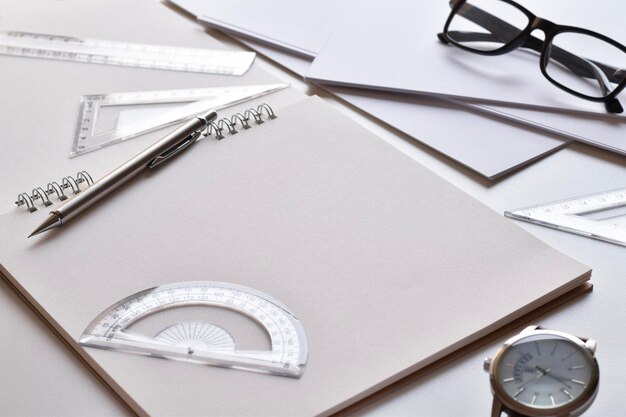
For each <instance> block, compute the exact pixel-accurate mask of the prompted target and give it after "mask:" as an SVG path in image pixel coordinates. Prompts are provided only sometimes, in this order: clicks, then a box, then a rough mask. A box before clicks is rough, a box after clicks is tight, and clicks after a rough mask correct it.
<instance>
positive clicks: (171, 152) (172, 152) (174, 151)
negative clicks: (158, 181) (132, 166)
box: [148, 130, 202, 168]
mask: <svg viewBox="0 0 626 417" xmlns="http://www.w3.org/2000/svg"><path fill="white" fill-rule="evenodd" d="M201 135H202V131H201V130H197V131H195V132H193V133H192V134H191V135H189V136H187V137H186V138H185V140H183V141H182V142H180V143H178V144H176V145H174V146H173V147H171V148H170V149H168V150H167V151H165V152H163V153H162V154H161V155H159V156H157V157H156V158H154V159H153V160H152V161H150V162H149V163H148V168H154V167H156V166H158V165H161V164H162V163H163V162H165V161H167V160H169V159H170V158H172V157H173V156H176V155H178V154H179V153H180V152H182V151H184V150H185V149H187V148H188V147H190V146H191V145H193V144H194V143H196V140H197V139H198V138H199V137H200V136H201Z"/></svg>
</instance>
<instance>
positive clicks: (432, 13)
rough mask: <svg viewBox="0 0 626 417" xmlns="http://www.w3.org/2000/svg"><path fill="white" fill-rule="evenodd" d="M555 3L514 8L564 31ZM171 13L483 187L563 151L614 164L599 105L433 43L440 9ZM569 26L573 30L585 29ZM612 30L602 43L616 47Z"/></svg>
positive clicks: (444, 6) (610, 130) (617, 123)
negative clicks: (229, 40) (585, 150)
mask: <svg viewBox="0 0 626 417" xmlns="http://www.w3.org/2000/svg"><path fill="white" fill-rule="evenodd" d="M563 1H564V0H558V1H555V2H550V5H549V6H547V5H542V3H540V2H537V1H527V2H524V5H526V6H527V7H529V8H530V9H531V10H533V11H535V12H536V13H537V14H538V15H541V16H554V18H555V20H556V18H557V17H559V16H562V17H563V18H562V20H557V21H558V22H561V21H562V22H564V23H572V17H573V16H574V15H573V13H570V12H568V14H563V13H562V10H563V9H572V8H571V7H567V8H564V7H562V6H563ZM603 1H606V0H603ZM174 2H175V3H176V4H178V5H179V6H181V7H182V8H184V9H185V10H187V11H188V12H190V13H192V14H194V15H196V16H198V18H199V19H200V20H201V21H204V22H206V23H208V24H209V25H211V26H213V27H217V28H220V29H222V30H223V29H227V30H228V32H229V33H231V34H233V33H234V34H238V35H239V36H240V37H241V38H240V40H241V41H242V42H244V43H246V44H247V45H248V46H250V47H251V48H253V49H255V50H256V51H257V52H259V53H262V54H264V55H266V56H268V57H270V58H271V59H273V60H275V61H277V62H278V63H280V64H282V65H284V66H286V67H287V68H289V69H291V70H293V71H294V72H296V73H298V74H300V75H302V76H306V77H307V78H308V79H309V80H314V81H315V82H318V83H322V86H323V87H324V88H325V89H327V90H328V91H330V92H332V93H334V94H336V95H338V96H340V97H341V98H342V99H344V100H346V101H348V102H349V103H351V104H353V105H355V106H356V107H358V108H360V109H362V110H364V111H366V112H368V113H370V114H372V115H374V116H375V117H377V118H379V119H381V120H382V121H384V122H385V123H387V124H389V125H391V126H393V127H395V128H397V129H399V130H401V131H403V132H404V133H406V134H408V135H410V136H412V137H414V138H416V139H417V140H419V141H420V142H422V143H424V144H426V145H428V146H430V147H432V148H434V149H436V150H438V151H440V152H442V153H444V154H446V155H447V156H449V157H451V158H453V159H455V160H456V161H458V162H460V163H461V164H463V165H465V166H468V167H469V168H471V169H473V170H475V171H477V172H479V173H481V174H482V175H484V176H486V177H488V178H492V179H493V178H496V177H498V176H500V175H503V174H505V173H508V172H510V171H512V170H514V169H515V168H518V167H520V166H522V165H524V164H526V163H528V162H530V161H533V160H535V159H537V158H539V157H541V156H543V155H545V154H547V153H549V152H551V151H554V150H556V149H559V148H560V147H562V146H564V145H566V143H567V141H569V140H577V141H581V142H585V143H588V144H591V145H594V146H598V147H600V148H604V149H608V150H610V151H613V152H618V153H621V154H626V144H625V143H624V141H623V139H622V136H623V133H624V129H626V128H625V127H624V124H625V123H626V118H624V117H619V116H609V115H606V114H605V110H604V106H602V105H601V104H598V103H590V102H586V101H584V100H582V99H578V98H576V97H574V96H571V95H569V94H567V93H565V92H563V91H561V90H559V89H558V88H556V87H554V86H552V85H551V84H550V83H549V82H548V81H547V80H545V79H544V78H543V76H542V75H541V73H540V71H539V63H538V58H537V57H535V56H532V55H530V54H528V53H524V52H522V51H517V52H515V53H514V54H510V55H508V56H500V57H483V56H478V55H474V54H471V53H467V52H464V51H461V50H459V49H457V48H453V47H449V46H446V45H443V44H441V43H440V42H439V41H438V40H437V37H436V34H437V32H439V31H441V30H442V29H443V24H444V22H445V19H446V17H447V14H448V13H449V10H450V9H449V6H448V2H447V1H443V0H441V1H431V2H417V3H414V2H413V3H410V4H409V3H407V2H401V1H397V2H392V3H391V4H389V3H385V4H384V5H375V4H370V3H371V2H366V3H363V2H358V3H354V2H351V1H347V0H344V1H340V2H333V3H332V5H326V6H327V7H326V6H324V5H323V4H322V5H316V6H315V7H308V8H303V7H302V6H301V5H299V7H295V6H293V5H292V3H290V2H285V1H281V0H267V1H264V2H251V1H238V2H228V3H218V4H213V3H211V4H210V7H209V4H208V3H206V2H204V1H202V0H175V1H174ZM526 3H528V4H526ZM318 6H319V7H318ZM611 7H613V6H611ZM242 10H246V13H242ZM598 10H607V9H606V8H597V7H594V10H593V11H592V12H593V13H595V14H596V15H597V14H599V13H600V12H598ZM249 11H253V12H254V13H248V12H249ZM339 13H342V16H341V18H339V17H338V14H339ZM252 14H254V16H255V18H252V17H251V15H252ZM597 17H598V18H599V19H600V16H597ZM603 18H604V19H607V18H608V16H604V17H603ZM578 19H580V18H578ZM599 19H598V20H599ZM598 20H597V21H598ZM573 23H574V24H581V25H583V26H584V23H585V22H578V21H573ZM618 26H619V25H618ZM621 31H623V29H616V30H614V31H613V33H608V35H609V36H613V37H615V38H617V39H620V33H619V32H621ZM621 37H624V36H623V35H621ZM281 39H282V41H281ZM321 39H325V42H321V41H320V40H321ZM322 43H323V46H320V45H321V44H322ZM303 50H306V52H303ZM313 56H314V57H315V60H314V61H313V60H312V57H313ZM465 60H467V62H466V61H465ZM520 60H521V61H524V64H525V65H520V64H519V62H518V61H520ZM476 72H478V73H480V74H482V75H481V77H479V78H481V80H478V81H477V80H474V78H473V77H475V76H476V74H475V73H476ZM338 85H344V86H351V87H355V86H358V87H365V88H368V89H372V90H370V91H367V92H366V91H364V90H363V89H362V88H360V89H355V88H337V86H338ZM375 90H378V91H375ZM381 90H383V91H385V90H386V91H385V93H382V92H381ZM400 92H402V93H403V94H399V93H400ZM424 94H426V95H430V96H432V95H437V96H441V95H448V96H450V95H452V96H455V97H466V98H467V97H473V99H472V100H474V99H476V98H478V99H480V100H483V101H485V100H487V101H489V106H486V105H484V104H482V105H478V104H476V105H471V104H468V103H469V102H466V101H461V100H450V99H449V100H446V101H442V100H441V99H437V98H425V97H424ZM502 100H504V101H502ZM516 102H517V103H516ZM518 103H527V104H524V105H523V106H520V105H519V104H518ZM528 103H530V105H529V104H528ZM565 108H567V109H565ZM468 110H469V111H470V112H469V113H466V112H467V111H468ZM464 113H465V114H464ZM505 120H507V122H505ZM590 121H593V123H590ZM546 132H548V133H546Z"/></svg>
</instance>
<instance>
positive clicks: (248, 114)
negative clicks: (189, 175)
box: [15, 103, 277, 213]
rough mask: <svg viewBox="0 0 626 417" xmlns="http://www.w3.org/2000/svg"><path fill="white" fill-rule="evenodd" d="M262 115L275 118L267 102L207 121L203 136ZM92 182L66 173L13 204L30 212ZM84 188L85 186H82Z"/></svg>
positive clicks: (218, 134) (244, 125) (259, 121)
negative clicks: (54, 196)
mask: <svg viewBox="0 0 626 417" xmlns="http://www.w3.org/2000/svg"><path fill="white" fill-rule="evenodd" d="M264 117H265V118H266V119H268V120H272V119H276V117H277V116H276V114H275V113H274V110H272V108H271V107H270V106H269V105H268V104H265V103H263V104H261V105H259V106H258V107H257V108H251V109H248V110H246V111H245V112H244V113H243V114H242V113H235V114H233V115H232V116H231V117H230V118H227V117H224V118H222V119H219V120H217V121H214V122H211V123H209V125H208V126H207V127H206V128H205V130H204V132H203V134H202V135H203V136H204V137H207V136H211V135H213V136H214V137H215V139H217V140H221V139H224V138H225V136H224V131H227V132H228V134H229V135H235V134H237V133H238V131H237V126H240V127H241V128H242V129H244V130H246V129H250V128H251V127H252V126H250V122H251V121H253V122H254V123H255V124H257V125H260V124H262V123H264V122H265V120H263V119H264ZM93 183H94V181H93V179H92V178H91V175H89V173H88V172H87V171H80V172H78V173H77V174H76V178H74V177H72V176H71V175H68V176H67V177H64V178H63V179H62V180H61V185H59V183H58V182H56V181H52V182H49V183H48V185H47V186H46V188H45V189H44V188H42V187H35V188H33V190H32V191H31V193H30V194H28V193H21V194H19V195H18V196H17V201H16V202H15V204H16V205H17V206H18V207H19V206H23V205H25V206H26V208H27V210H28V211H29V212H30V213H33V212H35V211H37V206H36V204H35V203H37V202H41V204H42V205H43V206H44V207H48V206H51V205H52V204H53V203H52V201H51V200H50V196H52V195H53V194H56V200H58V201H64V200H67V198H68V197H67V194H66V191H68V189H69V191H71V193H72V194H78V193H80V192H81V190H82V189H81V184H86V186H87V187H88V186H90V185H92V184H93ZM84 188H85V187H84Z"/></svg>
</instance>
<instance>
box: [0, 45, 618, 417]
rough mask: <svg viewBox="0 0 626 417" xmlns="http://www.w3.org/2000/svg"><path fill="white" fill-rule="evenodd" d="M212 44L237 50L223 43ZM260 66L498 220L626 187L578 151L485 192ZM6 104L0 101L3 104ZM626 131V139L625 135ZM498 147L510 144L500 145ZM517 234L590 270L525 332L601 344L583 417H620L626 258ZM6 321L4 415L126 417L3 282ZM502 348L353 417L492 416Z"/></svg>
mask: <svg viewBox="0 0 626 417" xmlns="http://www.w3.org/2000/svg"><path fill="white" fill-rule="evenodd" d="M212 34H213V35H215V36H216V37H218V38H220V39H221V40H223V41H225V42H226V43H230V44H232V45H235V46H236V47H238V48H241V46H239V45H238V44H236V43H234V42H232V41H229V40H228V39H226V38H224V37H223V36H220V35H219V34H215V33H212ZM255 65H258V66H260V67H263V68H264V69H266V70H268V71H270V72H271V73H273V74H274V75H276V76H278V77H279V78H281V79H282V80H284V81H285V82H289V83H291V84H292V85H293V86H294V87H295V88H297V89H300V90H301V91H304V92H306V93H307V94H310V95H312V94H317V95H319V96H321V97H323V98H324V99H325V100H326V101H327V102H329V103H330V104H332V105H333V106H335V107H336V108H337V109H339V110H340V111H342V112H344V113H345V114H347V115H349V116H350V117H352V118H353V119H354V120H356V121H357V122H359V123H361V124H362V125H364V126H365V127H367V128H368V129H370V130H371V131H373V132H374V133H376V134H377V135H379V136H380V137H381V138H382V139H383V140H385V141H386V142H388V143H390V144H391V145H393V146H395V147H396V148H398V149H400V150H401V151H402V152H404V153H406V154H407V155H409V156H411V157H412V158H414V159H415V160H416V161H417V162H419V163H421V164H423V165H425V166H426V167H428V168H429V169H431V170H433V171H434V172H436V173H437V174H438V175H440V176H442V177H444V178H445V179H447V180H448V181H450V182H452V183H453V184H455V185H456V186H457V187H459V188H461V189H462V190H464V191H466V192H467V193H469V194H471V195H472V196H474V197H475V198H477V199H478V200H480V201H482V202H483V203H485V204H486V205H488V206H489V207H491V208H492V209H493V210H495V211H496V212H498V213H500V214H502V213H503V212H504V210H506V209H511V208H517V207H523V206H527V205H532V204H535V203H542V202H547V201H551V200H556V199H560V198H566V197H571V196H578V195H583V194H589V193H595V192H600V191H604V190H610V189H613V188H619V187H623V186H625V185H626V168H625V161H626V159H625V158H624V157H620V156H617V155H613V154H611V153H609V152H605V151H600V150H597V149H594V148H591V147H588V146H584V145H579V144H574V145H572V146H569V147H568V148H567V149H564V150H561V151H559V152H558V153H556V154H553V155H551V156H548V157H546V158H544V159H542V160H540V161H538V162H536V163H534V164H533V165H531V166H529V167H527V168H525V169H523V170H521V171H519V172H517V173H514V174H513V175H509V176H508V177H506V178H504V179H502V180H500V181H497V182H489V181H487V180H484V179H483V178H481V177H479V176H477V175H476V174H474V173H473V172H471V171H469V170H467V169H465V168H463V167H461V166H460V165H458V164H456V163H454V162H452V161H451V160H449V159H448V158H446V157H444V156H442V155H439V154H437V153H436V152H433V151H431V150H430V149H428V148H427V147H425V146H422V145H420V144H418V143H417V142H415V140H413V139H412V138H410V137H408V136H405V135H403V134H401V133H399V132H397V131H395V130H394V129H393V128H391V127H388V126H384V125H382V124H381V123H380V122H377V121H376V120H375V119H373V118H371V117H370V116H368V115H366V114H364V113H362V112H360V111H358V110H356V109H354V108H352V107H350V106H348V105H345V104H344V103H342V102H341V101H339V100H337V99H335V98H334V97H331V96H329V95H328V94H326V93H324V91H322V90H321V89H318V88H316V87H314V86H309V85H307V84H305V83H303V82H301V81H300V80H299V79H298V78H297V77H295V76H293V75H292V74H290V73H288V72H287V71H285V70H284V69H282V68H280V67H277V66H275V65H273V64H272V63H269V62H267V61H266V60H264V59H263V58H262V57H258V58H257V62H256V64H255ZM7 99H8V98H6V97H4V98H3V97H1V96H0V100H7ZM464 128H465V127H464V126H458V132H459V133H458V140H463V130H464ZM624 129H625V133H626V126H624ZM502 140H507V138H506V137H503V138H502ZM624 140H626V134H625V137H624ZM468 221H469V220H468ZM517 224H518V225H519V226H520V227H523V228H524V229H526V230H528V231H529V232H530V233H532V234H534V235H535V236H537V237H539V238H541V239H543V240H545V241H546V242H548V243H549V244H551V245H552V246H554V247H556V248H557V249H559V250H561V251H562V252H564V253H566V254H568V255H570V256H572V257H574V258H576V259H578V260H580V261H581V262H583V263H585V264H587V265H590V266H591V267H593V276H592V282H593V283H594V286H595V287H594V290H593V292H591V293H589V294H587V295H584V296H582V297H580V298H578V299H576V300H575V301H573V302H570V303H568V304H566V305H565V306H562V307H560V308H558V309H556V310H554V311H552V312H550V313H548V314H547V315H544V316H542V317H541V318H540V320H538V321H536V322H533V323H527V324H539V323H540V324H541V325H542V326H544V327H548V328H552V329H558V330H562V331H567V332H570V333H573V334H576V335H581V336H589V337H592V338H595V339H596V340H597V341H598V350H597V355H596V356H597V358H598V361H599V363H600V375H601V376H600V391H599V394H598V397H597V399H596V401H595V403H594V405H593V406H592V407H591V408H590V410H589V411H588V412H587V413H586V414H585V416H589V417H592V416H596V417H599V416H603V417H606V416H615V415H618V414H619V413H621V412H622V411H621V410H623V408H624V406H623V400H624V393H626V377H625V375H626V374H625V371H626V354H624V353H623V352H624V351H626V349H625V347H626V331H625V330H624V321H625V320H626V303H625V302H624V300H625V298H626V297H625V296H626V248H622V247H618V246H615V245H610V244H607V243H603V242H599V241H594V240H591V239H587V238H583V237H579V236H574V235H571V234H567V233H563V232H558V231H554V230H551V229H547V228H543V227H540V226H535V225H530V224H526V223H521V222H518V223H517ZM519 256H524V254H520V255H519ZM502 279H506V277H502ZM468 296H476V297H480V296H481V288H476V292H475V294H472V295H468ZM485 302H489V300H485ZM0 317H2V319H1V320H0V333H1V334H2V335H3V337H2V342H1V343H0V349H1V353H2V355H1V356H0V375H1V381H2V382H0V415H2V416H19V415H24V416H54V415H59V416H85V415H90V416H95V415H98V416H118V415H125V414H129V411H128V409H126V408H125V406H124V405H122V404H121V403H120V402H119V401H118V400H117V399H116V398H115V396H114V395H113V394H112V393H111V392H110V391H109V390H108V389H107V388H106V387H105V386H104V385H103V384H102V383H101V382H100V381H99V380H98V379H97V378H96V377H95V376H94V375H93V374H92V373H91V372H90V371H89V370H87V368H86V367H85V366H83V365H82V364H81V363H80V361H79V360H78V359H77V358H76V357H75V356H74V355H73V354H72V353H70V352H69V351H68V349H67V348H66V347H65V346H64V345H63V343H62V342H61V341H60V340H59V339H58V338H57V337H56V336H55V335H54V334H53V333H52V332H51V331H50V330H49V328H48V327H47V326H46V325H45V324H44V323H43V322H42V321H41V320H40V319H39V318H38V317H37V316H36V315H35V314H34V313H33V312H32V311H31V310H30V309H29V308H28V307H27V306H26V304H25V303H24V302H23V301H22V300H21V299H20V298H19V297H18V296H17V295H15V294H14V293H13V292H12V290H11V289H10V288H9V287H8V285H7V284H6V283H5V282H3V281H0ZM443 325H445V323H442V326H443ZM522 327H523V326H522ZM518 330H521V328H520V329H518ZM514 333H515V332H512V333H511V334H510V335H508V336H511V335H513V334H514ZM508 336H507V337H508ZM424 337H428V335H424ZM505 339H506V337H503V338H501V339H499V340H498V341H496V342H493V343H490V344H488V345H486V346H483V347H481V348H479V349H477V350H475V351H473V352H470V353H468V354H467V355H465V356H463V357H462V358H460V359H458V360H456V361H454V362H453V363H451V364H449V365H447V366H445V367H443V368H441V369H438V370H436V371H435V372H433V373H431V374H429V375H427V376H425V377H423V378H420V379H419V380H417V381H414V382H412V383H410V384H409V385H407V386H405V387H403V388H401V389H398V390H396V391H394V392H392V393H390V394H389V395H387V396H385V397H383V398H380V399H378V400H377V401H375V402H373V403H371V404H367V405H365V406H364V407H362V408H360V409H358V410H355V411H354V413H353V415H356V416H363V417H365V416H368V417H369V416H390V415H393V416H424V417H438V416H456V417H465V416H467V417H476V416H488V415H489V413H490V408H491V393H490V390H489V382H488V377H487V374H486V373H484V371H483V370H482V363H483V359H484V357H485V356H489V355H490V354H492V353H493V352H494V351H495V350H496V349H497V347H498V346H499V345H500V344H501V343H502V342H503V341H504V340H505ZM390 354H393V352H390ZM381 360H384V358H381ZM364 366H367V365H366V364H364Z"/></svg>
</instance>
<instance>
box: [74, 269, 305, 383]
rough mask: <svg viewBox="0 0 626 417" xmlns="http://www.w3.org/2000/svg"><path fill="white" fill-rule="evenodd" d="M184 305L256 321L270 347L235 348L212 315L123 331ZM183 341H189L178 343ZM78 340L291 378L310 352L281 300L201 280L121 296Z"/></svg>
mask: <svg viewBox="0 0 626 417" xmlns="http://www.w3.org/2000/svg"><path fill="white" fill-rule="evenodd" d="M217 284H219V285H217ZM186 305H206V306H211V307H218V308H226V309H230V310H233V311H235V312H237V313H239V314H241V315H243V316H244V317H247V318H250V319H252V320H254V321H255V322H257V323H258V324H259V325H260V326H261V327H262V328H264V329H265V331H266V332H267V334H268V335H269V338H270V341H271V349H270V350H267V351H258V352H257V351H239V350H237V349H236V347H235V345H234V340H233V338H232V336H231V335H230V334H229V333H228V331H226V330H225V329H221V328H220V327H219V326H215V325H212V324H210V319H209V320H208V321H206V322H205V321H203V320H199V321H189V322H183V323H179V324H177V325H172V326H170V327H168V328H166V329H163V330H162V331H161V332H160V333H158V334H157V335H155V336H152V335H151V336H141V335H135V334H134V333H133V332H129V331H127V330H126V329H127V328H128V327H129V326H131V325H132V324H133V323H134V322H135V321H138V320H140V319H141V318H143V317H145V316H146V315H148V314H153V313H156V312H159V311H161V310H168V309H172V308H176V307H181V306H186ZM156 337H158V338H159V339H156ZM185 341H189V343H190V345H189V346H186V347H181V344H186V342H185ZM80 343H81V344H83V345H85V346H93V347H100V348H104V349H110V350H123V351H127V352H133V353H141V354H147V355H152V356H160V357H166V358H170V359H178V360H187V361H193V362H198V363H205V364H209V365H215V366H223V367H236V368H241V369H248V370H256V371H261V372H268V373H274V374H279V375H285V376H294V377H299V376H300V375H301V373H302V371H303V367H304V365H305V364H306V361H307V357H308V351H307V343H306V336H305V334H304V330H303V328H302V325H301V324H300V322H299V321H298V319H297V318H296V317H295V316H294V315H293V314H291V313H290V311H289V310H288V309H287V307H285V306H284V305H283V304H281V303H278V302H276V301H275V300H274V299H272V298H271V297H269V296H266V295H265V294H263V293H260V292H258V291H256V290H253V289H250V288H247V287H242V286H238V285H229V284H227V283H209V282H202V281H193V282H183V283H177V284H172V285H162V286H160V287H155V288H152V289H150V290H146V291H142V292H140V293H137V294H134V295H132V296H129V297H127V298H125V299H123V300H121V301H119V302H118V303H116V304H114V305H112V306H111V307H109V308H108V309H106V310H105V311H104V312H102V313H101V314H100V315H98V317H97V318H96V319H95V320H94V321H93V322H92V323H91V324H90V325H89V326H88V327H87V329H86V330H85V332H84V333H83V336H82V337H81V339H80ZM203 346H206V347H203ZM174 347H175V348H176V349H173V348H174ZM207 347H209V348H208V349H207ZM231 350H232V352H231ZM225 353H227V354H225ZM237 358H239V359H238V360H237V361H235V359H237Z"/></svg>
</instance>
